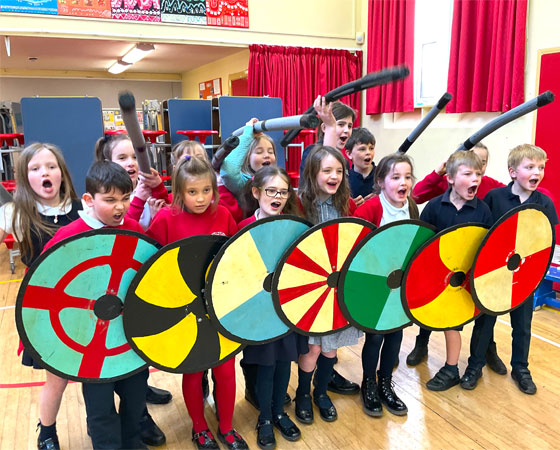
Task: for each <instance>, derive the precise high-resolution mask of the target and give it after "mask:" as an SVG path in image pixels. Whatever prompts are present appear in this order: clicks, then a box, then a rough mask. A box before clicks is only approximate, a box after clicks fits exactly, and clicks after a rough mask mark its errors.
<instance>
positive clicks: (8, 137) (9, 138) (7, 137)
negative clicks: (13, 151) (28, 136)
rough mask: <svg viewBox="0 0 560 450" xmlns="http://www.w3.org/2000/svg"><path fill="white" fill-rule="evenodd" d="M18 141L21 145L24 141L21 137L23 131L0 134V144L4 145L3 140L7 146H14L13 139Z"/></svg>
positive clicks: (21, 145)
mask: <svg viewBox="0 0 560 450" xmlns="http://www.w3.org/2000/svg"><path fill="white" fill-rule="evenodd" d="M15 140H17V141H18V145H19V146H20V147H23V146H24V145H25V141H24V139H23V133H4V134H0V146H2V145H4V142H5V143H6V145H7V146H8V147H15V146H16V145H15V144H14V141H15Z"/></svg>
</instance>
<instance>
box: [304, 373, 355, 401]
mask: <svg viewBox="0 0 560 450" xmlns="http://www.w3.org/2000/svg"><path fill="white" fill-rule="evenodd" d="M315 373H317V372H315ZM313 386H315V387H316V386H317V380H316V378H315V375H313ZM327 390H328V391H331V392H335V393H337V394H342V395H354V394H357V393H358V392H360V386H359V385H358V384H356V383H354V382H353V381H350V380H348V379H346V378H344V377H343V376H342V375H340V374H339V373H338V372H337V371H336V370H335V369H333V371H332V374H331V379H330V380H329V384H328V386H327Z"/></svg>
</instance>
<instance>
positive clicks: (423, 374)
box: [0, 248, 560, 450]
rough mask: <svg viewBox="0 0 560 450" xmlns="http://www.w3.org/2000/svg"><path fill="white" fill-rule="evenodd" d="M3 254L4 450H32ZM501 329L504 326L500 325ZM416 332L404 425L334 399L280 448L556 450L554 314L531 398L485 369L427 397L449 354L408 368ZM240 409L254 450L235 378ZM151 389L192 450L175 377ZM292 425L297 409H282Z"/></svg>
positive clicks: (74, 395) (354, 401)
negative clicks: (160, 393) (467, 385)
mask: <svg viewBox="0 0 560 450" xmlns="http://www.w3.org/2000/svg"><path fill="white" fill-rule="evenodd" d="M7 261H8V254H7V252H6V250H5V248H2V249H1V250H0V308H2V309H0V449H1V450H12V449H14V450H15V449H18V450H19V449H25V448H28V449H34V448H36V439H37V433H36V424H37V418H38V407H39V406H38V405H39V392H40V389H41V388H40V386H36V387H17V384H19V383H32V382H41V381H43V380H44V373H43V371H38V370H32V369H30V368H27V367H23V366H22V365H21V364H20V359H19V357H18V356H17V355H16V349H17V345H18V337H17V331H16V327H15V323H14V309H13V308H12V306H13V305H14V304H15V300H16V297H17V292H18V289H19V285H20V282H19V281H10V280H18V279H21V278H22V277H23V265H22V264H21V262H20V261H18V263H17V271H16V273H15V274H13V275H12V274H11V273H10V270H9V264H8V263H7ZM499 319H500V320H499V321H498V322H497V324H496V328H495V339H496V342H497V344H498V351H499V354H500V355H501V357H502V359H503V360H504V362H506V363H509V359H510V357H511V328H510V326H509V316H507V315H505V316H501V317H500V318H499ZM504 322H505V323H504ZM471 330H472V325H467V326H466V327H465V331H463V333H462V336H463V349H462V351H461V359H460V362H459V368H460V371H461V373H462V372H463V371H464V369H465V367H466V361H467V357H468V343H469V339H470V334H471ZM416 333H417V328H416V327H410V328H407V329H406V330H405V332H404V339H403V343H402V347H401V353H400V365H399V367H398V368H397V369H396V370H395V372H394V377H393V378H394V381H395V390H396V391H397V393H398V394H399V395H400V396H401V398H402V400H403V401H404V402H405V403H406V404H407V406H408V409H409V413H408V415H407V416H404V417H397V416H393V415H391V414H390V413H388V412H385V414H384V415H383V416H382V417H380V418H372V417H369V416H366V415H365V414H364V413H363V411H362V406H361V402H360V398H359V396H342V395H337V394H332V399H333V401H334V403H335V405H336V407H337V409H338V413H339V419H338V420H337V421H336V422H333V423H326V422H322V421H321V420H320V419H319V417H318V411H316V412H315V414H316V418H317V419H316V422H315V423H314V424H313V425H308V426H305V425H301V426H300V428H301V430H302V439H301V440H300V441H298V442H295V443H292V442H287V441H285V440H283V439H282V437H281V436H280V435H279V434H277V442H278V446H277V448H278V449H280V450H283V449H291V450H299V449H302V450H303V449H305V450H307V449H401V448H406V449H512V448H515V449H539V450H540V449H554V448H559V447H560V444H559V442H560V419H559V415H558V412H557V411H558V405H559V404H560V381H559V380H560V364H559V363H560V314H559V312H558V311H556V310H553V309H549V308H543V309H540V310H538V311H536V312H535V314H534V318H533V333H534V334H535V335H538V338H537V337H533V339H532V342H531V355H530V368H531V371H532V373H533V378H534V380H535V383H536V384H537V387H538V392H537V394H536V395H534V396H528V395H525V394H523V393H521V392H520V391H519V390H518V389H517V387H516V386H515V384H514V382H513V380H512V379H511V375H510V374H509V364H507V365H508V374H507V375H505V376H501V375H497V374H495V373H493V372H490V371H489V370H488V369H484V371H483V373H484V375H483V377H482V378H481V380H480V381H479V386H478V387H477V388H476V389H475V390H473V391H465V390H463V389H461V388H460V387H459V386H457V387H454V388H452V389H450V390H448V391H446V392H439V393H436V392H431V391H429V390H427V389H426V387H425V383H426V381H428V380H429V379H430V377H431V376H433V375H434V374H435V373H436V372H437V370H438V369H439V368H440V366H441V365H442V364H443V361H444V356H445V345H444V338H443V334H442V333H433V334H432V339H431V341H430V350H429V357H428V360H427V361H426V362H424V363H422V364H420V365H419V366H418V367H414V368H412V367H407V365H406V363H405V360H406V355H407V354H408V353H409V352H410V350H411V349H412V347H413V346H414V338H415V336H416ZM361 346H362V343H360V344H358V345H356V346H354V347H348V348H345V349H343V350H341V351H340V352H339V363H338V364H337V369H338V370H339V371H340V372H341V373H342V374H344V375H345V376H347V377H348V378H350V379H352V380H353V381H356V382H358V383H359V382H361V374H362V367H361V359H360V355H361ZM236 378H237V401H236V409H235V414H234V426H235V427H236V428H237V430H238V431H239V432H240V433H241V434H242V435H243V436H244V437H245V438H246V440H247V441H248V442H249V445H250V447H251V448H258V447H257V445H256V432H255V430H254V427H255V422H256V419H257V412H256V410H255V409H254V408H253V407H252V406H251V405H250V404H249V403H248V402H246V401H245V400H244V381H243V376H242V372H241V370H240V369H239V368H238V369H237V372H236ZM150 383H151V384H153V385H155V386H158V387H161V388H164V389H168V390H170V391H171V392H172V393H173V397H174V398H173V401H172V402H171V403H170V404H168V405H150V406H149V409H150V412H151V414H152V416H153V417H154V419H155V421H156V422H157V423H158V424H159V425H160V427H161V428H162V429H163V431H164V432H165V434H166V436H167V444H166V445H165V446H163V447H160V448H161V449H185V448H188V449H190V448H193V447H192V443H191V441H190V436H191V421H190V419H189V417H188V414H187V411H186V408H185V405H184V402H183V399H182V394H181V376H180V375H175V374H169V373H165V372H160V371H154V372H153V373H152V374H151V376H150ZM296 385H297V367H296V366H295V364H294V365H292V377H291V380H290V387H289V390H288V392H289V393H290V394H291V395H292V397H293V395H294V392H295V388H296ZM287 412H288V413H289V414H290V415H291V416H292V417H293V416H294V411H293V404H292V405H290V406H289V407H288V408H287ZM206 417H207V419H208V423H209V426H210V428H211V429H212V430H214V431H215V430H216V428H217V422H216V418H215V415H214V412H213V410H212V408H211V407H210V406H207V408H206ZM57 428H58V434H59V437H60V442H61V447H62V448H63V449H90V448H91V442H90V440H89V437H88V436H87V433H86V425H85V408H84V402H83V398H82V394H81V386H80V384H79V383H70V384H69V385H68V388H67V390H66V393H65V396H64V399H63V402H62V407H61V410H60V414H59V416H58V421H57Z"/></svg>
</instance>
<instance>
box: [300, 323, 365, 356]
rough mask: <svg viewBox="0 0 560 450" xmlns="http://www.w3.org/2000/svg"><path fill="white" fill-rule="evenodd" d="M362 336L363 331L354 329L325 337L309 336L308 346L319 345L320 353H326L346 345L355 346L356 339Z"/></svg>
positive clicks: (350, 328) (349, 328)
mask: <svg viewBox="0 0 560 450" xmlns="http://www.w3.org/2000/svg"><path fill="white" fill-rule="evenodd" d="M363 334H364V332H363V331H361V330H358V329H357V328H354V327H348V328H346V329H345V330H342V331H337V332H336V333H333V334H329V335H327V336H309V344H313V345H320V346H321V351H322V352H324V353H326V352H330V351H333V350H336V349H337V348H340V347H346V346H348V345H356V344H357V343H358V339H359V338H360V337H362V336H363Z"/></svg>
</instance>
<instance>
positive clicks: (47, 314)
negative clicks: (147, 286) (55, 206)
mask: <svg viewBox="0 0 560 450" xmlns="http://www.w3.org/2000/svg"><path fill="white" fill-rule="evenodd" d="M157 248H158V246H157V243H156V242H155V241H153V240H152V239H148V238H147V237H145V236H143V235H141V234H139V233H134V232H131V231H123V230H114V229H113V230H111V229H102V230H94V231H88V232H86V233H81V234H78V235H76V236H73V237H71V238H69V239H66V240H64V241H61V242H59V243H57V244H55V245H53V246H52V247H51V248H49V249H48V250H46V251H45V252H44V253H43V254H42V255H41V256H39V258H38V259H37V261H36V262H35V263H34V264H33V266H32V267H31V268H30V270H29V271H28V272H27V273H26V275H25V277H24V279H23V282H22V285H21V288H20V290H19V293H18V297H17V301H16V325H17V329H18V332H19V335H20V338H21V340H22V342H23V345H24V346H25V348H26V350H27V351H28V352H29V353H30V354H31V356H32V357H33V359H34V360H35V361H37V362H38V363H39V364H41V365H42V366H44V367H45V368H47V369H48V370H49V371H50V372H53V373H55V374H57V375H59V376H61V377H63V378H68V379H71V380H77V381H83V382H104V381H110V380H113V381H114V380H118V379H120V378H123V377H126V376H129V375H130V374H132V373H135V372H138V371H140V370H142V369H143V368H144V367H145V362H144V361H143V360H142V358H140V357H139V356H138V355H137V354H136V352H134V351H133V350H132V349H131V348H130V346H129V345H128V343H127V341H126V338H125V335H124V329H123V322H122V309H123V300H124V298H125V294H126V291H127V289H128V286H129V285H130V281H131V280H132V278H133V277H134V275H135V274H136V271H137V270H138V269H140V267H141V266H142V264H143V263H144V262H145V261H146V260H148V258H150V256H152V255H153V254H155V253H156V251H157Z"/></svg>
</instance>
